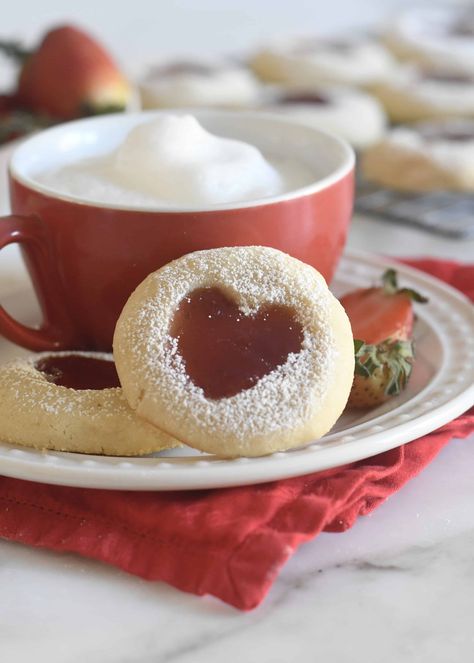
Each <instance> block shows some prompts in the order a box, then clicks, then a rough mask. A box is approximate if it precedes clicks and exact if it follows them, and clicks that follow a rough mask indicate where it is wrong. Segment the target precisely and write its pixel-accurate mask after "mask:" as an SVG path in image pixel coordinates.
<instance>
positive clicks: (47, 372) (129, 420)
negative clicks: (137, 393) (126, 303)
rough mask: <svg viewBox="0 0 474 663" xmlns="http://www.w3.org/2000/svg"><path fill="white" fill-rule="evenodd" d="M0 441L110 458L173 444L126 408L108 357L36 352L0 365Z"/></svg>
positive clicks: (111, 360)
mask: <svg viewBox="0 0 474 663" xmlns="http://www.w3.org/2000/svg"><path fill="white" fill-rule="evenodd" d="M0 440H2V441H3V442H8V443H10V444H15V445H21V446H27V447H33V448H35V449H52V450H55V451H70V452H79V453H87V454H104V455H111V456H138V455H143V454H148V453H152V452H155V451H162V450H163V449H169V448H171V447H175V446H178V445H179V443H178V442H177V440H175V439H173V438H172V437H170V436H169V435H167V434H166V433H163V432H162V431H160V430H158V429H156V428H155V427H154V426H152V425H150V424H149V423H147V422H146V421H143V419H140V418H139V417H137V416H136V414H135V413H134V412H133V411H132V410H131V409H130V407H129V406H128V404H127V401H126V400H125V398H124V396H123V393H122V390H121V388H120V383H119V380H118V376H117V373H116V370H115V366H114V362H113V357H112V355H108V354H101V353H88V352H49V353H42V354H39V355H34V356H30V357H26V358H21V359H16V360H13V361H11V362H8V363H7V364H5V365H4V366H1V367H0Z"/></svg>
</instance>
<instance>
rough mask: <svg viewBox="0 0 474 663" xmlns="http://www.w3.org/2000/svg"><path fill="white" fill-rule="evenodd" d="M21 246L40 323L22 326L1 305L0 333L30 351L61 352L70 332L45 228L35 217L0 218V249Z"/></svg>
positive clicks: (67, 345)
mask: <svg viewBox="0 0 474 663" xmlns="http://www.w3.org/2000/svg"><path fill="white" fill-rule="evenodd" d="M9 244H20V245H21V248H22V250H23V254H24V258H25V262H26V264H27V266H28V269H29V271H30V272H31V274H32V276H33V277H34V278H33V281H34V283H35V292H36V296H37V297H38V301H39V304H40V307H41V311H42V313H43V324H42V326H41V327H40V328H39V329H33V328H32V327H27V326H26V325H23V324H21V323H20V322H18V321H17V320H15V319H14V318H12V317H11V315H9V314H8V313H7V312H6V311H5V309H4V308H3V307H2V306H0V334H2V335H3V336H5V338H7V339H8V340H10V341H13V343H17V344H18V345H21V346H23V347H25V348H28V349H29V350H36V351H43V350H61V349H68V348H70V347H71V344H73V330H72V325H71V322H70V320H69V319H68V318H67V315H66V312H65V311H66V307H65V306H64V297H63V296H62V294H61V293H60V290H59V287H60V286H59V278H58V277H57V274H56V268H55V261H54V258H53V254H52V251H51V244H50V241H49V238H48V236H47V234H46V229H45V227H44V225H43V223H42V222H41V220H40V219H39V218H38V217H36V216H21V215H18V214H11V215H9V216H4V217H1V218H0V250H1V249H3V248H4V247H6V246H8V245H9Z"/></svg>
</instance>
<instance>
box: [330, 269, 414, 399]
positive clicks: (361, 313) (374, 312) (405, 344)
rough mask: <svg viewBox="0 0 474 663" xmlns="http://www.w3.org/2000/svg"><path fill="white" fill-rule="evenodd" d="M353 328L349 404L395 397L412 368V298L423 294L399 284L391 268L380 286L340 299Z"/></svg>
mask: <svg viewBox="0 0 474 663" xmlns="http://www.w3.org/2000/svg"><path fill="white" fill-rule="evenodd" d="M340 301H341V304H342V305H343V306H344V308H345V310H346V313H347V315H348V317H349V320H350V322H351V326H352V333H353V335H354V339H357V340H355V341H354V347H355V359H356V363H355V376H354V383H353V385H352V390H351V393H350V396H349V401H348V405H349V406H350V407H374V406H376V405H380V404H381V403H384V402H385V401H386V400H388V399H389V398H391V397H392V396H397V395H398V394H399V393H400V392H401V391H402V390H403V389H404V388H405V387H406V385H407V383H408V380H409V378H410V374H411V371H412V366H413V358H414V353H413V343H412V342H411V337H412V333H413V320H414V313H413V302H414V301H415V302H420V303H424V302H426V301H427V299H426V298H425V297H423V296H422V295H420V294H419V293H418V292H416V291H415V290H411V289H410V288H399V287H398V284H397V274H396V272H395V270H393V269H388V270H387V271H386V272H385V273H384V274H383V276H382V286H380V287H373V288H362V289H359V290H355V291H354V292H350V293H348V294H347V295H344V296H343V297H341V300H340Z"/></svg>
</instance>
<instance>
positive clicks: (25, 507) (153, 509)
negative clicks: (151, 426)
mask: <svg viewBox="0 0 474 663" xmlns="http://www.w3.org/2000/svg"><path fill="white" fill-rule="evenodd" d="M407 262H410V264H412V265H414V266H416V267H418V268H422V269H426V271H429V272H431V273H432V274H435V275H438V276H441V277H442V278H444V279H445V280H448V281H449V282H451V283H453V284H454V285H456V286H458V287H459V288H460V289H463V290H464V291H465V292H469V294H470V295H471V297H473V295H474V292H473V291H474V266H472V267H471V266H469V267H468V266H461V265H459V264H456V263H447V262H438V261H433V260H428V261H407ZM472 431H474V409H473V410H471V411H470V412H469V413H466V414H464V415H463V416H461V417H459V418H458V419H456V420H455V421H453V422H451V423H450V424H448V425H446V426H443V427H442V428H441V429H439V430H437V431H435V432H433V433H431V434H430V435H426V436H425V437H422V438H420V439H418V440H415V441H414V442H411V443H410V444H405V445H404V446H401V447H398V448H397V449H393V450H391V451H387V452H385V453H381V454H379V455H378V456H374V457H373V458H369V459H367V460H364V461H360V462H358V463H353V464H351V465H346V466H344V467H341V468H337V469H333V470H328V471H326V472H319V473H316V474H311V475H308V476H304V477H297V478H294V479H286V480H283V481H276V482H273V483H267V484H261V485H257V486H249V487H242V488H229V489H221V490H204V491H190V492H167V493H153V492H146V493H143V492H128V491H106V490H91V489H80V488H64V487H59V486H48V485H44V484H40V483H32V482H28V481H20V480H18V479H10V478H4V477H0V536H2V537H4V538H6V539H9V540H11V541H18V542H21V543H25V544H28V545H33V546H38V547H42V548H48V549H51V550H55V551H67V552H76V553H79V554H80V555H84V556H85V557H90V558H93V559H98V560H101V561H103V562H107V563H108V564H113V565H115V566H117V567H119V568H121V569H123V570H125V571H128V572H129V573H133V574H135V575H138V576H141V577H142V578H146V579H148V580H163V581H165V582H168V583H169V584H171V585H174V586H175V587H178V588H179V589H182V590H184V591H187V592H192V593H194V594H199V595H203V594H212V595H214V596H217V597H219V598H220V599H222V600H223V601H226V602H227V603H230V604H232V605H234V606H236V607H238V608H241V609H244V610H248V609H251V608H254V607H256V606H257V605H258V604H259V603H260V602H261V601H262V600H263V598H264V596H265V594H266V593H267V591H268V590H269V588H270V586H271V585H272V583H273V582H274V580H275V578H276V576H277V574H278V572H279V570H280V569H281V567H282V565H283V564H284V562H285V561H286V560H287V559H288V558H289V557H291V555H292V554H293V553H294V552H295V550H296V549H297V548H298V546H299V545H300V544H301V543H304V542H305V541H308V540H309V539H312V538H314V537H315V536H317V535H318V534H319V533H320V532H321V531H326V532H342V531H344V530H346V529H347V528H349V527H351V526H352V525H353V523H354V522H355V520H356V519H357V517H358V516H360V515H365V514H367V513H370V511H372V510H373V509H375V508H376V507H377V506H378V505H379V504H381V503H382V502H383V501H384V500H385V499H387V497H389V496H390V495H392V494H393V493H395V492H396V491H397V490H399V489H400V488H401V487H402V486H403V485H404V484H405V483H406V482H407V481H409V480H410V479H411V478H412V477H414V476H416V475H417V474H418V473H419V472H420V471H421V470H422V469H423V468H424V467H425V466H426V465H428V463H430V462H431V460H432V459H433V458H434V457H435V456H436V454H437V453H438V452H439V451H440V449H441V448H442V447H443V446H444V445H445V444H447V442H449V440H451V439H452V438H453V437H456V438H460V437H465V436H467V435H469V434H470V433H471V432H472Z"/></svg>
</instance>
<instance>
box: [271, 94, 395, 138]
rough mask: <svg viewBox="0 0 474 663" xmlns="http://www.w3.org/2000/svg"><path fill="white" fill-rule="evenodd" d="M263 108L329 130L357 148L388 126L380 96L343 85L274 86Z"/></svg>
mask: <svg viewBox="0 0 474 663" xmlns="http://www.w3.org/2000/svg"><path fill="white" fill-rule="evenodd" d="M262 108H263V109H264V110H268V111H270V112H273V113H279V114H282V115H288V116H289V117H291V118H292V119H294V120H299V121H301V122H303V123H304V124H309V125H310V126H313V127H316V128H317V129H322V130H323V131H330V132H332V133H334V134H336V135H337V136H340V137H341V138H344V139H345V140H347V141H348V142H349V143H350V144H351V145H353V146H354V147H355V148H357V149H363V148H365V147H367V146H369V145H372V144H373V143H375V142H377V141H378V140H380V138H381V137H382V136H383V134H384V132H385V127H386V115H385V111H384V110H383V108H382V106H381V104H380V103H379V102H378V101H377V99H375V98H374V97H373V96H371V95H370V94H367V93H365V92H362V91H359V90H356V89H353V88H347V87H341V86H338V87H336V86H319V87H312V88H300V87H290V88H284V87H280V88H273V89H272V90H271V91H269V92H268V93H267V99H266V102H265V103H264V105H263V106H262Z"/></svg>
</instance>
